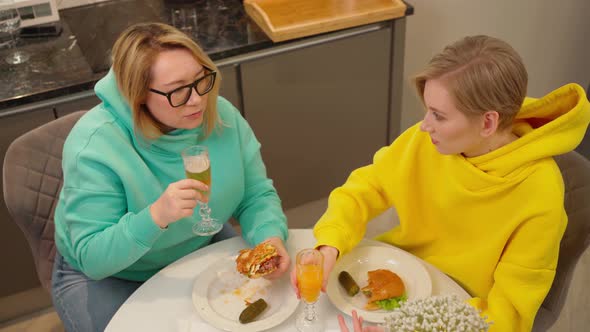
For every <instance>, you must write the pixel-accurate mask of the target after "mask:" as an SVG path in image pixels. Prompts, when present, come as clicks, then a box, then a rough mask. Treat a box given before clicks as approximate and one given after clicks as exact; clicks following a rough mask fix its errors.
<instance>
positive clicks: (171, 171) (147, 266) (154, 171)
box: [55, 70, 287, 281]
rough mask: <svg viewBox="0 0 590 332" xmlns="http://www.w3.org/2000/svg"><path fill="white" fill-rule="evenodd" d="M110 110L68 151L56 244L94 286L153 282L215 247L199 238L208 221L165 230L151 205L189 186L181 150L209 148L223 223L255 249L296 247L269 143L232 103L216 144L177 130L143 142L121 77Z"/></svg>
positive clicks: (214, 203)
mask: <svg viewBox="0 0 590 332" xmlns="http://www.w3.org/2000/svg"><path fill="white" fill-rule="evenodd" d="M95 91H96V95H97V96H98V97H99V98H100V99H101V100H102V103H101V104H99V105H98V106H96V107H94V108H93V109H92V110H90V111H89V112H88V113H86V114H85V115H84V116H83V117H82V118H81V119H80V120H79V121H78V123H77V124H76V125H75V126H74V128H73V129H72V131H71V132H70V134H69V136H68V138H67V139H66V142H65V145H64V150H63V161H62V166H63V174H64V184H63V189H62V191H61V194H60V198H59V202H58V205H57V207H56V210H55V242H56V245H57V248H58V250H59V252H60V253H61V254H62V255H63V257H64V258H65V260H66V261H67V262H68V263H69V264H70V265H71V266H72V267H74V268H76V269H79V270H80V271H82V272H84V274H86V275H87V276H88V277H90V278H92V279H102V278H105V277H109V276H115V277H119V278H123V279H129V280H137V281H143V280H147V279H148V278H149V277H151V276H152V275H154V274H155V273H156V272H158V271H159V270H160V269H162V268H163V267H165V266H166V265H168V264H170V263H172V262H174V261H175V260H177V259H179V258H181V257H183V256H185V255H186V254H188V253H190V252H192V251H195V250H197V249H199V248H202V247H204V246H206V245H208V244H209V242H210V240H211V237H210V236H208V237H201V236H197V235H195V234H193V233H192V231H191V227H192V225H193V224H194V222H195V221H196V220H197V218H198V211H197V209H195V214H194V215H193V216H192V217H189V218H184V219H181V220H179V221H177V222H175V223H172V224H170V225H169V227H168V229H165V230H163V229H160V228H159V227H158V226H157V225H156V224H155V223H154V221H153V219H152V216H151V214H150V212H149V206H150V205H151V204H152V203H153V202H155V201H156V200H157V199H158V198H159V197H160V195H161V194H162V193H163V192H164V190H165V189H166V187H167V186H168V185H169V184H170V183H172V182H176V181H179V180H181V179H183V178H185V173H184V168H183V164H182V159H181V156H180V151H181V150H182V149H183V148H185V147H187V146H189V145H193V144H197V143H198V144H201V145H206V146H208V147H209V153H210V158H211V174H212V186H211V196H210V202H209V206H210V207H211V211H212V216H213V217H214V218H217V219H219V220H224V221H226V220H228V219H229V218H230V217H232V216H233V217H235V218H236V219H237V220H239V222H240V225H241V227H242V234H243V237H244V239H245V240H246V241H247V242H248V244H249V245H252V246H253V245H255V244H258V243H259V242H261V241H263V240H265V239H266V238H268V237H271V236H278V237H280V238H282V239H283V241H285V240H286V238H287V223H286V218H285V215H284V214H283V211H282V208H281V202H280V200H279V197H278V196H277V193H276V190H275V188H274V187H273V185H272V181H271V180H270V179H268V178H267V176H266V168H265V166H264V163H263V161H262V158H261V155H260V143H259V142H258V141H257V140H256V137H255V136H254V133H253V132H252V129H251V128H250V126H249V125H248V123H247V122H246V121H245V120H244V119H243V118H242V116H241V115H240V113H239V112H238V111H237V110H236V109H235V108H234V107H233V106H232V105H231V103H229V102H228V101H227V100H225V99H223V98H221V97H220V98H218V101H217V109H218V113H219V117H220V118H221V121H222V122H223V125H222V126H220V127H221V128H216V129H215V130H214V131H213V133H212V134H211V135H210V136H209V137H208V138H206V139H201V140H198V137H199V136H202V128H201V127H199V128H196V129H192V130H185V129H177V130H174V131H172V132H171V133H169V134H167V135H164V136H162V137H160V138H158V139H156V140H152V141H147V140H146V139H143V138H141V136H137V135H134V130H133V121H132V118H131V110H130V108H129V104H128V103H127V102H126V101H125V99H124V98H123V97H122V96H121V94H120V92H119V90H118V88H117V83H116V80H115V75H114V74H113V72H112V70H111V71H110V72H109V73H108V74H107V75H106V76H105V77H104V78H103V79H101V80H100V81H99V82H98V83H97V84H96V87H95Z"/></svg>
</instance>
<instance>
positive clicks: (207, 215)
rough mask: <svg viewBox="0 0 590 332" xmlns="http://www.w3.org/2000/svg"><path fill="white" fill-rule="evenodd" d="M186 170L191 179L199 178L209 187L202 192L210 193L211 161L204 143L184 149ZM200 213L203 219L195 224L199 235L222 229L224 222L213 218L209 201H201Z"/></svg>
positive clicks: (198, 179) (194, 228)
mask: <svg viewBox="0 0 590 332" xmlns="http://www.w3.org/2000/svg"><path fill="white" fill-rule="evenodd" d="M181 154H182V160H183V163H184V170H185V172H186V176H187V178H189V179H193V180H197V181H200V182H202V183H204V184H205V185H207V187H208V188H209V190H207V191H201V194H204V195H209V194H210V192H211V161H210V160H209V150H208V149H207V147H206V146H204V145H193V146H189V147H188V148H186V149H184V150H182V153H181ZM199 205H200V209H199V215H200V217H201V220H200V221H198V222H197V223H196V224H195V225H194V226H193V232H194V233H195V234H197V235H201V236H208V235H213V234H216V233H218V232H219V231H221V229H222V228H223V224H222V223H220V222H219V221H218V220H217V219H215V218H211V209H210V208H209V204H208V202H205V201H200V202H199Z"/></svg>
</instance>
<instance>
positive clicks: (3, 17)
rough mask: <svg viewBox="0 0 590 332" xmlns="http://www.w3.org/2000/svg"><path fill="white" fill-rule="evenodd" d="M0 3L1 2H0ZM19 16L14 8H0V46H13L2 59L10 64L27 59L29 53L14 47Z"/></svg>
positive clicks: (18, 26)
mask: <svg viewBox="0 0 590 332" xmlns="http://www.w3.org/2000/svg"><path fill="white" fill-rule="evenodd" d="M0 5H2V3H0ZM20 22H21V18H20V16H19V14H18V11H17V10H16V9H15V8H4V9H0V47H3V46H7V47H8V48H14V50H13V51H12V52H10V53H9V54H8V55H7V56H6V57H5V58H4V60H5V61H6V62H7V63H9V64H11V65H17V64H21V63H23V62H26V61H27V60H29V58H30V57H31V55H30V54H29V53H28V52H25V51H20V50H17V49H16V40H17V38H16V36H15V35H16V34H17V33H18V31H19V28H20Z"/></svg>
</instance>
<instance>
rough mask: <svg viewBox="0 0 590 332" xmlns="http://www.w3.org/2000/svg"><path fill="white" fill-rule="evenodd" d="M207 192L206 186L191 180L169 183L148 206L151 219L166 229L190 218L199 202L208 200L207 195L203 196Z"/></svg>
mask: <svg viewBox="0 0 590 332" xmlns="http://www.w3.org/2000/svg"><path fill="white" fill-rule="evenodd" d="M208 191H209V187H208V186H207V185H205V184H204V183H202V182H200V181H197V180H193V179H183V180H180V181H178V182H174V183H171V184H169V185H168V188H166V190H165V191H164V192H163V193H162V195H161V196H160V198H158V199H157V200H156V201H155V202H154V203H153V204H152V205H151V206H150V213H151V215H152V219H153V220H154V222H155V223H156V225H158V226H160V228H166V227H168V225H169V224H171V223H173V222H176V221H178V220H180V219H182V218H186V217H190V216H192V215H193V212H194V209H195V207H196V206H197V203H198V202H199V201H201V202H207V201H208V200H209V197H208V195H205V194H203V193H206V192H208Z"/></svg>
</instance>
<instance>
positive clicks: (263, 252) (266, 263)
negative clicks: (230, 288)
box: [236, 237, 291, 279]
mask: <svg viewBox="0 0 590 332" xmlns="http://www.w3.org/2000/svg"><path fill="white" fill-rule="evenodd" d="M290 263H291V259H290V257H289V254H288V253H287V250H286V249H285V246H284V245H283V241H282V240H281V239H280V238H278V237H271V238H268V239H266V240H265V241H263V242H261V243H260V244H258V245H257V246H256V247H254V248H252V249H244V250H240V253H239V255H238V257H237V258H236V265H237V266H236V268H237V270H238V272H240V273H241V274H243V275H245V276H247V277H248V278H252V279H255V278H260V277H265V278H267V279H276V278H279V277H280V276H281V275H282V274H283V273H285V272H286V271H287V270H288V269H289V265H290Z"/></svg>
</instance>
